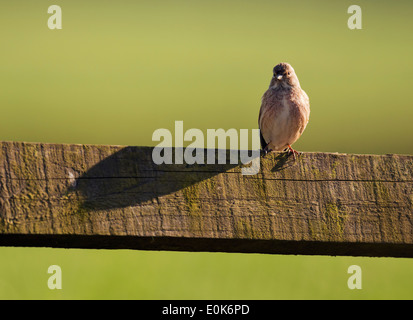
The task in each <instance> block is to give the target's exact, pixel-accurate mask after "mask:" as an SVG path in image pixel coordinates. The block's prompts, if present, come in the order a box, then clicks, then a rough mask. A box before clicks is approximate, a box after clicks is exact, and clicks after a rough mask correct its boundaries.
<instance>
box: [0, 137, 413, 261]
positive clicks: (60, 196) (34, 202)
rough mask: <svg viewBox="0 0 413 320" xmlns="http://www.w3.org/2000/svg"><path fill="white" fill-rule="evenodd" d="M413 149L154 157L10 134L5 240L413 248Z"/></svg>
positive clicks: (2, 190) (364, 251)
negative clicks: (247, 170) (255, 161)
mask: <svg viewBox="0 0 413 320" xmlns="http://www.w3.org/2000/svg"><path fill="white" fill-rule="evenodd" d="M412 189H413V156H407V155H381V156H378V155H347V154H334V153H304V154H302V155H301V156H300V158H299V160H298V161H296V162H294V161H293V160H292V158H288V157H286V155H285V154H270V155H267V156H266V157H265V158H263V159H261V170H260V172H259V173H258V174H257V175H253V176H244V175H242V174H241V167H240V166H239V165H231V164H223V165H185V164H183V165H165V164H164V165H156V164H154V163H153V161H152V148H150V147H123V146H93V145H62V144H40V143H19V142H0V245H2V246H49V247H67V248H71V247H79V248H131V249H145V250H184V251H224V252H257V253H281V254H313V255H363V256H391V257H413V192H412V191H413V190H412Z"/></svg>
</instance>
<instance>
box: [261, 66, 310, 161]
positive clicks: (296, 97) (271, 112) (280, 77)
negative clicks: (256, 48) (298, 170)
mask: <svg viewBox="0 0 413 320" xmlns="http://www.w3.org/2000/svg"><path fill="white" fill-rule="evenodd" d="M309 118H310V100H309V99H308V96H307V94H306V93H305V92H304V90H302V89H301V86H300V82H299V81H298V78H297V76H296V74H295V71H294V69H293V67H292V66H291V65H289V64H288V63H285V62H282V63H280V64H278V65H276V66H275V67H274V70H273V77H272V79H271V82H270V87H269V88H268V90H267V91H266V92H265V93H264V95H263V97H262V103H261V109H260V114H259V118H258V125H259V128H260V137H261V148H262V149H263V150H264V152H265V154H267V153H268V152H270V151H282V150H288V152H289V153H292V154H293V156H294V159H295V155H296V154H298V152H297V151H295V150H294V149H293V148H292V147H291V145H292V144H293V143H294V142H296V141H297V140H298V138H299V137H300V136H301V134H302V133H303V131H304V129H305V127H306V126H307V123H308V120H309ZM287 148H288V149H287Z"/></svg>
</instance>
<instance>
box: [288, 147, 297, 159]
mask: <svg viewBox="0 0 413 320" xmlns="http://www.w3.org/2000/svg"><path fill="white" fill-rule="evenodd" d="M287 152H288V154H291V153H292V154H293V159H294V161H295V160H297V157H296V155H297V156H299V155H300V153H299V152H298V151H296V150H294V149H293V148H292V147H291V146H290V145H288V150H287Z"/></svg>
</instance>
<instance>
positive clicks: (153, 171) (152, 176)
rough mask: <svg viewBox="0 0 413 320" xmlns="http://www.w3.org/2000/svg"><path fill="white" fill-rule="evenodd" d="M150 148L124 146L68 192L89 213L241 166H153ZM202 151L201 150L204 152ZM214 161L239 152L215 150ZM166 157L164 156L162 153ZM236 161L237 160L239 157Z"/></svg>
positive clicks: (143, 199) (152, 196) (136, 202)
mask: <svg viewBox="0 0 413 320" xmlns="http://www.w3.org/2000/svg"><path fill="white" fill-rule="evenodd" d="M153 149H154V148H152V147H125V148H122V149H121V150H119V151H117V152H115V153H114V154H112V155H110V156H108V157H106V158H105V159H103V160H101V161H100V162H98V163H97V164H95V165H94V166H93V167H91V168H89V169H88V170H87V171H86V172H85V173H83V174H82V175H81V176H79V177H78V178H77V179H76V180H75V182H74V183H73V184H72V186H70V187H69V189H68V190H67V192H75V193H77V194H78V197H79V199H82V201H83V203H82V205H81V206H82V207H83V208H86V209H88V210H105V209H114V208H125V207H129V206H136V205H139V204H142V203H144V202H147V201H157V198H159V197H162V196H164V195H168V194H172V193H174V192H177V191H179V190H182V189H184V188H187V187H189V186H191V185H194V184H196V183H198V182H201V181H203V180H206V179H210V178H212V177H214V176H216V175H218V174H220V173H223V172H226V171H228V170H230V169H232V168H235V167H237V166H240V165H241V163H240V162H239V163H236V164H231V163H228V162H229V161H226V162H225V163H223V164H207V152H204V162H203V163H205V164H202V163H201V164H198V163H194V164H185V163H182V164H174V163H172V164H165V163H163V164H159V165H158V164H155V163H154V161H153V159H152V152H153ZM165 149H168V151H165V152H172V154H171V155H172V159H175V153H176V152H177V149H175V148H165ZM207 150H208V149H205V150H204V151H207ZM213 152H215V156H216V158H215V159H219V156H223V155H225V156H226V159H227V160H228V159H230V156H231V152H237V153H238V150H218V149H217V150H214V151H213ZM164 155H166V154H164ZM238 159H239V158H238ZM201 162H202V161H201Z"/></svg>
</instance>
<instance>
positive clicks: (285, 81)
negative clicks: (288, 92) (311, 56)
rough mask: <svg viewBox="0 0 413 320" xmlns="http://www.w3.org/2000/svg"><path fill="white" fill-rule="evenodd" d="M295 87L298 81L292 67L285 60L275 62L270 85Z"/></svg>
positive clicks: (298, 84) (298, 83)
mask: <svg viewBox="0 0 413 320" xmlns="http://www.w3.org/2000/svg"><path fill="white" fill-rule="evenodd" d="M279 86H281V87H296V86H298V87H299V86H300V82H299V81H298V78H297V76H296V74H295V71H294V69H293V67H292V66H291V65H290V64H288V63H285V62H281V63H279V64H277V65H276V66H275V67H274V69H273V77H272V79H271V84H270V87H279Z"/></svg>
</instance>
